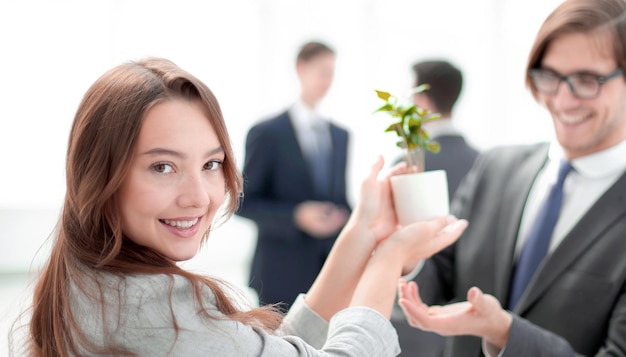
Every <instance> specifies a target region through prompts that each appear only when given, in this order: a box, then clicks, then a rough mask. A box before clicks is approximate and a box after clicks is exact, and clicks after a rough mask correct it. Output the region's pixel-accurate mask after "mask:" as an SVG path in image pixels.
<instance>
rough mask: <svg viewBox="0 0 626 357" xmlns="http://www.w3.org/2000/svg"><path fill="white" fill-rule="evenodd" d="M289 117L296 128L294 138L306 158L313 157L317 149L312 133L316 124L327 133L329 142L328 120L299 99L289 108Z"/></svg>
mask: <svg viewBox="0 0 626 357" xmlns="http://www.w3.org/2000/svg"><path fill="white" fill-rule="evenodd" d="M289 117H290V118H291V123H292V125H293V127H294V129H295V130H296V138H297V139H298V143H299V144H300V149H301V150H302V152H303V153H304V155H305V156H306V158H307V159H311V158H315V157H316V154H317V153H318V151H319V148H318V147H317V145H318V144H317V140H316V137H315V135H314V134H313V130H314V128H315V127H316V126H318V128H321V130H323V131H324V132H325V133H327V135H328V138H329V139H328V143H330V126H329V123H328V120H326V119H324V117H323V116H322V115H321V114H320V113H319V112H318V111H317V110H316V109H315V108H311V107H309V106H307V105H306V104H305V103H304V102H302V101H301V100H298V101H296V102H295V103H294V104H293V105H292V106H291V108H289Z"/></svg>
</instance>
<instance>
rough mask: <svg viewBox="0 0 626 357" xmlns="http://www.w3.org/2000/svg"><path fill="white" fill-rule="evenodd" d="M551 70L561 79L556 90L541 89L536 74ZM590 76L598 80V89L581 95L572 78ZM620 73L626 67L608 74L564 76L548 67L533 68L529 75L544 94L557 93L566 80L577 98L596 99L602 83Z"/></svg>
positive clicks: (622, 73) (536, 87)
mask: <svg viewBox="0 0 626 357" xmlns="http://www.w3.org/2000/svg"><path fill="white" fill-rule="evenodd" d="M546 72H549V73H550V74H552V75H554V77H555V78H557V79H558V80H559V81H558V82H557V85H556V87H555V89H554V91H545V90H540V89H539V86H538V85H537V83H536V79H535V76H534V74H538V73H546ZM581 75H584V76H589V77H593V78H594V79H595V81H596V83H597V84H598V89H597V90H596V92H595V93H594V94H593V95H591V96H581V95H579V94H578V93H577V91H576V89H575V88H574V84H573V83H572V80H571V78H572V77H574V76H581ZM620 75H624V69H623V68H621V67H618V68H617V69H616V70H615V71H613V72H611V73H609V74H607V75H606V76H597V75H594V74H590V73H573V74H568V75H567V76H562V75H560V74H558V73H556V72H554V71H553V70H550V69H546V68H533V69H531V70H530V73H529V76H530V80H531V82H532V84H533V86H534V87H535V90H536V91H537V92H538V93H542V94H547V95H555V94H557V93H558V91H559V87H560V86H561V82H563V81H565V82H566V83H567V86H568V87H569V89H570V91H571V92H572V94H573V95H574V96H576V97H577V98H580V99H594V98H597V97H598V96H599V95H600V92H601V90H602V85H603V84H604V83H606V82H608V81H610V80H611V79H613V78H617V77H619V76H620Z"/></svg>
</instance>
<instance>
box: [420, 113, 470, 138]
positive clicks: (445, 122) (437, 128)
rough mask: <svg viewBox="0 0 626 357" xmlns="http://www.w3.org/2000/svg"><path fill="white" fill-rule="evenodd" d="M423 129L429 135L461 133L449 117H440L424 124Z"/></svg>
mask: <svg viewBox="0 0 626 357" xmlns="http://www.w3.org/2000/svg"><path fill="white" fill-rule="evenodd" d="M424 129H426V131H427V132H428V135H430V137H433V138H434V137H436V136H443V135H461V130H459V128H457V127H456V126H455V125H454V123H453V122H452V119H451V118H441V119H439V120H435V121H431V122H428V123H425V124H424Z"/></svg>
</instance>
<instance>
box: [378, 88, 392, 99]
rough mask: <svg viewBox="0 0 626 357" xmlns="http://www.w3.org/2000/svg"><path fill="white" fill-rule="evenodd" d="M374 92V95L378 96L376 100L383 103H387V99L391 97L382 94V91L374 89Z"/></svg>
mask: <svg viewBox="0 0 626 357" xmlns="http://www.w3.org/2000/svg"><path fill="white" fill-rule="evenodd" d="M375 91H376V95H378V98H380V99H382V100H384V101H388V100H389V98H390V97H391V94H389V93H388V92H383V91H380V90H378V89H375Z"/></svg>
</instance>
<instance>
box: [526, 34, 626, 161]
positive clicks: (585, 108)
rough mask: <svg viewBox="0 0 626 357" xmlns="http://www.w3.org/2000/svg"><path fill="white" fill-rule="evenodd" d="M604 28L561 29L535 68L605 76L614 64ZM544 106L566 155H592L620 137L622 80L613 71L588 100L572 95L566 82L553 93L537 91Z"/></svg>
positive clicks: (625, 107)
mask: <svg viewBox="0 0 626 357" xmlns="http://www.w3.org/2000/svg"><path fill="white" fill-rule="evenodd" d="M610 41H611V38H610V36H609V34H608V33H606V32H605V33H598V34H593V35H590V34H584V33H572V34H565V35H562V36H560V37H557V38H556V39H554V40H552V42H550V44H549V45H548V47H547V48H546V52H545V55H544V56H543V59H542V61H541V68H543V69H548V70H551V71H553V72H554V73H556V74H558V75H561V76H566V75H570V74H575V73H586V74H594V75H596V76H606V75H608V74H610V73H612V72H613V71H615V70H616V69H617V67H618V64H617V61H616V60H615V56H614V54H613V51H612V50H611V46H610ZM538 99H539V101H540V102H541V103H542V104H543V105H544V106H545V107H546V108H547V109H548V110H549V111H550V114H551V115H552V120H553V123H554V129H555V131H556V136H557V139H558V141H559V143H560V144H561V146H562V147H563V149H564V150H565V153H566V155H567V157H568V158H569V159H575V158H577V157H581V156H585V155H589V154H592V153H594V152H597V151H600V150H604V149H607V148H609V147H611V146H613V145H616V144H618V143H619V142H621V141H622V140H624V139H625V138H626V83H625V81H624V76H623V75H622V76H618V77H617V78H613V79H611V80H609V81H607V82H606V83H604V84H602V85H601V88H600V93H599V94H598V96H597V97H595V98H592V99H581V98H578V97H576V96H575V95H574V94H573V93H572V91H571V89H570V87H569V86H568V84H567V82H566V81H562V82H561V83H560V84H559V87H558V91H557V92H556V93H555V94H543V93H538Z"/></svg>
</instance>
